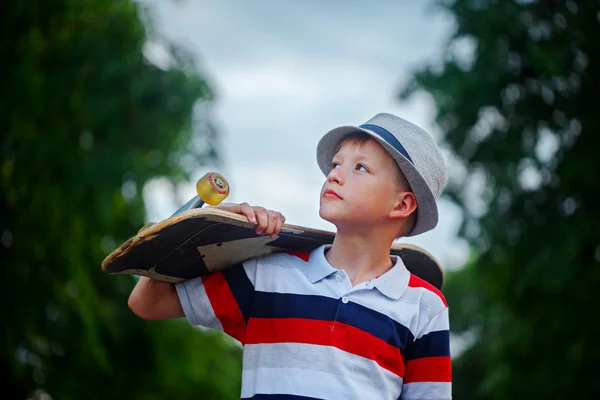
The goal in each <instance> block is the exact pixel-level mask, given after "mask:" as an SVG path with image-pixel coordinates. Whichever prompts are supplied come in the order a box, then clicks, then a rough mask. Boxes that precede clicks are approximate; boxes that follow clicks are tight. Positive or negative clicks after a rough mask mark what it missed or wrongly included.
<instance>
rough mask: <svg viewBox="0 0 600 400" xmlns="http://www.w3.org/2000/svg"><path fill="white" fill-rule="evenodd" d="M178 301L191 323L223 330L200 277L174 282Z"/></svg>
mask: <svg viewBox="0 0 600 400" xmlns="http://www.w3.org/2000/svg"><path fill="white" fill-rule="evenodd" d="M175 288H176V289H177V294H178V295H179V301H180V302H181V306H182V307H183V312H184V313H185V316H186V318H187V319H188V321H189V322H190V324H192V325H202V326H205V327H207V328H212V329H218V330H220V331H222V330H223V325H221V322H220V321H219V319H218V318H217V317H216V315H215V312H214V311H213V308H212V305H211V304H210V301H209V300H208V296H207V294H206V290H204V284H203V283H202V278H194V279H189V280H187V281H184V282H182V283H179V284H176V285H175Z"/></svg>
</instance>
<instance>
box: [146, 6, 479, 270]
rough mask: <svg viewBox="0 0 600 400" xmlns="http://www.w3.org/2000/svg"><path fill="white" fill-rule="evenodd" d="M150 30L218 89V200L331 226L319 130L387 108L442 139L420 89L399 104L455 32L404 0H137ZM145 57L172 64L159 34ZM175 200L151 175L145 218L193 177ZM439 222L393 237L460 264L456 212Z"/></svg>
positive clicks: (169, 209)
mask: <svg viewBox="0 0 600 400" xmlns="http://www.w3.org/2000/svg"><path fill="white" fill-rule="evenodd" d="M141 3H142V4H143V5H145V6H147V7H148V11H149V14H150V17H151V21H152V24H153V26H154V29H155V31H156V32H157V34H158V35H159V37H160V36H162V37H165V38H167V39H168V40H169V41H173V42H175V43H177V44H178V45H180V46H183V47H184V48H186V49H187V50H188V51H190V52H191V53H192V54H193V55H194V57H195V59H196V63H197V67H198V69H199V71H200V73H201V75H202V76H203V77H205V78H206V79H207V80H208V82H209V85H210V86H211V88H212V89H213V90H214V91H215V93H216V101H215V103H214V104H213V106H212V107H213V108H212V110H211V114H212V120H213V121H214V122H215V123H216V126H217V128H218V131H219V134H220V137H221V139H220V143H219V154H220V156H221V159H222V165H221V166H219V167H218V169H215V167H210V166H209V167H206V168H199V169H198V171H197V173H195V174H194V175H195V178H196V179H197V178H199V177H201V176H202V175H204V174H205V173H206V172H209V171H213V170H216V172H219V173H221V174H223V175H224V176H225V178H226V179H227V180H228V182H229V184H230V187H231V194H230V195H229V197H228V199H227V200H226V201H231V202H244V201H245V202H248V203H249V204H251V205H261V206H264V207H266V208H268V209H273V210H277V211H280V212H281V213H283V214H284V216H285V217H286V222H287V223H291V224H295V225H302V226H307V227H311V228H317V229H325V230H329V231H335V227H334V226H333V225H332V224H330V223H328V222H326V221H324V220H322V219H321V218H320V217H319V214H318V208H319V193H320V189H321V186H322V184H323V182H324V176H323V175H322V173H321V172H320V170H319V168H318V166H317V163H316V151H315V149H316V145H317V142H318V141H319V139H320V138H321V137H322V136H323V135H324V134H325V133H327V131H329V130H330V129H333V128H335V127H337V126H340V125H356V124H361V123H363V122H365V121H367V120H368V119H369V118H371V117H372V116H374V115H375V114H377V113H379V112H391V113H393V114H396V115H398V116H400V117H402V118H405V119H407V120H410V121H411V122H413V123H415V124H417V125H419V126H420V127H422V128H423V129H425V130H426V131H428V132H429V133H430V134H432V136H433V137H434V138H435V139H436V140H437V141H438V143H439V144H440V146H441V147H442V151H443V153H444V155H445V157H446V160H447V164H448V167H449V169H450V168H451V167H452V165H451V159H450V157H449V156H448V152H447V151H446V149H445V146H444V145H443V142H442V141H441V139H442V138H443V134H442V132H440V131H439V129H438V128H437V127H436V126H435V125H434V124H433V116H434V108H433V103H432V101H431V98H430V97H429V95H427V94H425V93H422V94H418V95H415V96H413V97H412V98H411V99H409V100H408V101H407V102H404V103H401V102H400V101H399V100H398V98H397V94H398V92H399V90H400V88H401V87H402V85H403V84H404V83H405V82H407V80H408V79H409V78H410V76H411V72H413V71H414V70H416V69H417V68H418V67H419V66H422V65H424V64H426V63H427V64H432V63H434V64H435V63H436V61H437V62H439V59H440V55H441V54H442V53H443V51H444V48H445V46H446V45H447V41H448V39H449V36H450V35H451V33H452V31H453V28H454V26H453V21H452V19H451V18H450V16H449V15H448V14H446V13H444V12H442V11H440V10H439V9H437V8H435V7H433V4H432V3H431V2H429V1H412V0H371V1H363V0H321V1H317V0H287V1H276V0H252V1H243V0H177V1H173V0H172V1H169V0H141ZM146 55H147V57H148V58H149V59H151V60H152V61H154V62H155V63H156V64H159V65H161V64H163V65H164V66H166V67H168V59H167V57H165V54H164V51H161V45H160V42H159V41H156V42H154V43H151V44H149V45H148V46H147V47H146ZM177 195H178V197H176V198H175V197H173V196H172V195H171V193H170V192H169V190H168V188H167V187H166V185H165V184H164V182H162V181H160V180H159V181H155V182H151V183H149V184H148V186H147V188H146V189H145V190H144V197H145V199H146V201H147V204H148V219H149V220H152V221H159V220H162V219H164V218H167V217H168V216H169V215H171V214H172V213H173V212H174V211H175V210H176V209H177V208H178V207H179V206H180V205H181V204H183V202H185V201H187V200H188V199H189V198H191V197H192V196H194V195H195V179H194V180H193V182H189V184H185V185H182V187H180V188H178V190H177ZM438 204H439V211H440V218H439V223H438V226H437V227H436V228H435V229H434V230H432V231H430V232H427V233H424V234H421V235H418V236H416V237H413V238H403V239H401V240H400V241H401V242H405V243H412V244H416V245H418V246H421V247H423V248H424V249H426V250H427V251H428V252H430V253H431V254H433V255H434V257H436V258H437V259H438V260H439V261H440V263H441V264H442V266H443V268H445V269H454V268H458V267H460V266H462V265H463V264H464V262H465V261H466V259H467V257H468V247H467V245H466V243H465V242H464V241H462V240H461V239H459V238H458V237H457V231H458V228H459V225H460V222H461V213H460V211H459V209H458V207H457V206H455V205H453V204H452V203H450V202H449V201H448V200H446V199H444V198H443V196H442V198H441V199H440V201H439V203H438Z"/></svg>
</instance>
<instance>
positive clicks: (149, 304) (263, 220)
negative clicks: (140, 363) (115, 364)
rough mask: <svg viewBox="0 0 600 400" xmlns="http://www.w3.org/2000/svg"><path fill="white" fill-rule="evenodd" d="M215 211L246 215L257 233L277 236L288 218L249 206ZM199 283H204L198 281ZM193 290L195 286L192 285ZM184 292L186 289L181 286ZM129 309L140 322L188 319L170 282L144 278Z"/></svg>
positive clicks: (131, 297) (231, 204)
mask: <svg viewBox="0 0 600 400" xmlns="http://www.w3.org/2000/svg"><path fill="white" fill-rule="evenodd" d="M215 208H219V209H222V210H226V211H230V212H234V213H236V214H240V215H244V216H246V217H247V218H248V220H249V221H250V222H252V223H255V224H256V225H257V226H256V233H258V234H263V235H271V236H275V235H276V234H278V233H279V231H280V230H281V227H282V225H283V223H284V222H285V217H284V216H283V215H282V214H281V213H279V212H276V211H271V210H267V209H265V208H264V207H253V206H250V205H248V203H241V204H234V203H223V204H220V205H219V206H216V207H215ZM196 281H198V283H200V282H201V281H200V280H199V279H197V280H196ZM190 283H191V284H192V286H193V283H195V282H190ZM179 286H180V288H182V287H183V286H184V285H179ZM127 304H128V306H129V308H130V309H131V310H132V311H133V312H134V313H135V314H136V315H137V316H139V317H140V318H143V319H149V320H157V319H169V318H181V317H185V316H186V314H185V312H184V309H183V306H182V304H181V299H180V297H179V294H178V292H177V287H176V286H175V285H172V284H170V283H167V282H161V281H157V280H153V279H150V278H147V277H144V276H142V277H140V279H139V281H138V282H137V284H136V285H135V287H134V288H133V291H132V292H131V295H130V296H129V300H128V302H127Z"/></svg>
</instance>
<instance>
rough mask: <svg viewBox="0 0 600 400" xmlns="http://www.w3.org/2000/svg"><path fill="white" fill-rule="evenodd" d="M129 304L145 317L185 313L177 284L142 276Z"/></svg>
mask: <svg viewBox="0 0 600 400" xmlns="http://www.w3.org/2000/svg"><path fill="white" fill-rule="evenodd" d="M127 305H128V306H129V308H130V309H131V311H133V312H134V313H135V314H136V315H137V316H138V317H140V318H143V319H150V320H156V319H169V318H181V317H184V316H185V314H184V312H183V308H182V307H181V302H180V301H179V296H178V295H177V290H176V289H175V286H174V285H172V284H170V283H168V282H161V281H157V280H154V279H150V278H148V277H145V276H141V277H140V279H139V280H138V282H137V284H136V285H135V287H134V288H133V291H132V292H131V295H129V300H128V302H127Z"/></svg>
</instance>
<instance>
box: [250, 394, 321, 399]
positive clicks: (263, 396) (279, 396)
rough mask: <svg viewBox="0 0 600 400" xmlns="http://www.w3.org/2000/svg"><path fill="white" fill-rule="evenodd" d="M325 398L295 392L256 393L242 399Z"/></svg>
mask: <svg viewBox="0 0 600 400" xmlns="http://www.w3.org/2000/svg"><path fill="white" fill-rule="evenodd" d="M250 399H253V400H323V399H317V398H316V397H306V396H296V395H295V394H255V395H254V396H252V397H244V398H242V399H240V400H250Z"/></svg>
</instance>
